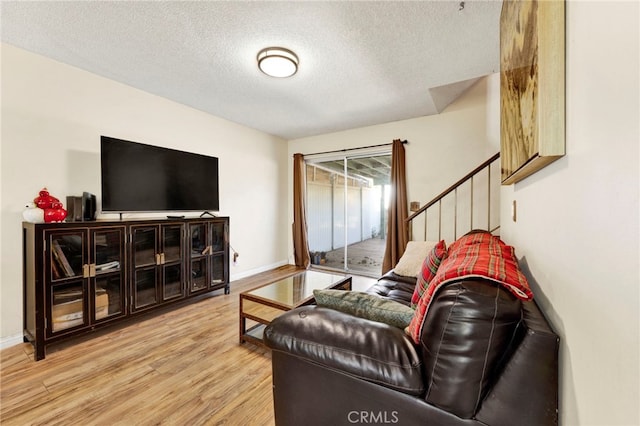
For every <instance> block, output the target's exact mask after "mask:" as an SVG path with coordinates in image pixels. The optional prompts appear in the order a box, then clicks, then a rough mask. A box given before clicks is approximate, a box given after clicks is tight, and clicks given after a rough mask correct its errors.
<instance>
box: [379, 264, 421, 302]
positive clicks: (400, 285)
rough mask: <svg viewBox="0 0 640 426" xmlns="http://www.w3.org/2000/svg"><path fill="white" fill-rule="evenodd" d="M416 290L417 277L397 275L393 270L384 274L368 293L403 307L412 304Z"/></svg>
mask: <svg viewBox="0 0 640 426" xmlns="http://www.w3.org/2000/svg"><path fill="white" fill-rule="evenodd" d="M415 288H416V277H403V276H401V275H396V274H395V273H394V272H393V269H392V270H391V271H389V272H387V273H386V274H384V275H383V276H382V277H381V278H380V279H379V280H378V281H377V282H376V283H375V284H374V285H372V286H371V287H369V288H368V289H367V293H371V294H377V295H378V296H382V297H386V298H387V299H390V300H394V301H396V302H398V303H402V304H403V305H406V306H409V305H410V304H411V295H412V294H413V291H414V289H415Z"/></svg>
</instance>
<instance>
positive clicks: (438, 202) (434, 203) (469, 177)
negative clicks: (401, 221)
mask: <svg viewBox="0 0 640 426" xmlns="http://www.w3.org/2000/svg"><path fill="white" fill-rule="evenodd" d="M499 158H500V153H499V152H498V153H497V154H495V155H494V156H492V157H491V158H489V159H488V160H487V161H485V162H484V163H482V164H480V165H479V166H478V167H476V168H475V169H473V170H472V171H470V172H469V173H467V174H466V175H465V176H464V177H463V178H462V179H460V180H458V181H457V182H456V183H454V184H453V185H451V186H450V187H449V188H447V189H445V190H444V191H443V192H441V193H440V194H439V195H437V196H436V197H435V198H434V199H433V200H431V201H429V202H428V203H426V204H425V205H424V206H422V207H421V208H420V209H418V210H417V211H416V212H415V213H413V214H412V215H411V216H409V217H408V218H407V223H408V225H409V237H410V239H412V240H413V239H414V235H413V223H414V222H413V221H414V220H415V219H417V218H418V217H419V216H421V215H424V240H425V241H426V240H427V229H428V226H427V225H428V224H427V217H428V214H427V211H428V210H429V209H430V208H432V207H434V208H436V207H437V208H438V216H437V217H438V240H441V239H442V200H443V198H445V197H446V196H447V195H449V194H451V193H454V196H455V205H454V220H453V223H454V225H453V228H454V229H453V233H454V237H455V239H457V238H458V229H457V225H458V188H459V187H460V186H462V185H464V184H465V183H467V182H470V185H471V190H470V197H471V198H470V212H469V216H470V218H471V223H470V228H469V230H471V229H477V228H479V227H482V228H483V229H486V230H488V231H489V232H491V233H495V232H496V231H498V229H499V228H500V225H499V224H498V225H497V226H495V227H493V228H491V205H492V202H491V201H492V196H493V197H494V198H495V197H499V194H492V193H491V185H492V179H491V176H492V174H491V167H492V165H493V163H495V162H496V161H497V160H498V159H499ZM497 166H498V167H499V166H500V165H499V164H498V165H497ZM485 169H486V171H487V186H486V193H487V194H486V200H487V224H486V227H484V226H482V225H475V224H474V223H473V217H474V212H473V208H474V205H473V200H474V177H476V176H477V175H478V174H479V173H481V172H483V171H484V170H485ZM497 176H498V179H500V174H499V173H498V174H497ZM494 192H495V191H494Z"/></svg>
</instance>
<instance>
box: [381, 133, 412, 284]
mask: <svg viewBox="0 0 640 426" xmlns="http://www.w3.org/2000/svg"><path fill="white" fill-rule="evenodd" d="M404 157H405V155H404V144H403V142H402V141H400V139H396V140H394V141H393V146H392V150H391V197H390V200H389V210H388V216H387V217H388V220H387V245H386V248H385V252H384V258H383V259H382V274H383V275H384V274H386V273H387V272H389V271H390V270H391V269H393V267H394V266H395V265H396V264H397V263H398V260H400V257H402V254H403V253H404V249H405V248H406V247H407V243H408V242H409V232H408V226H407V179H406V173H405V158H404Z"/></svg>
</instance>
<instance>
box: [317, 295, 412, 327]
mask: <svg viewBox="0 0 640 426" xmlns="http://www.w3.org/2000/svg"><path fill="white" fill-rule="evenodd" d="M313 296H314V297H315V299H316V303H317V304H318V306H325V307H327V308H331V309H335V310H338V311H340V312H345V313H347V314H351V315H355V316H357V317H360V318H365V319H368V320H371V321H377V322H383V323H385V324H389V325H392V326H394V327H399V328H405V327H406V326H408V325H409V322H411V318H412V317H413V309H411V308H410V307H408V306H406V305H403V304H402V303H399V302H396V301H393V300H390V299H387V298H383V297H380V296H378V295H375V294H371V293H365V292H361V291H344V290H314V291H313Z"/></svg>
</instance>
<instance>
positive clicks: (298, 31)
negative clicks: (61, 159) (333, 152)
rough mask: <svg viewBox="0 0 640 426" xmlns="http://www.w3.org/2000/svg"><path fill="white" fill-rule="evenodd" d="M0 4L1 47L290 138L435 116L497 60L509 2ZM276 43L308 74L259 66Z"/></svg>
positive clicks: (496, 67)
mask: <svg viewBox="0 0 640 426" xmlns="http://www.w3.org/2000/svg"><path fill="white" fill-rule="evenodd" d="M0 7H1V9H0V13H1V16H2V18H1V24H2V26H1V34H2V41H3V42H6V43H9V44H11V45H14V46H17V47H21V48H23V49H26V50H29V51H32V52H36V53H39V54H41V55H44V56H47V57H50V58H52V59H55V60H58V61H60V62H64V63H67V64H70V65H73V66H75V67H78V68H82V69H85V70H87V71H90V72H93V73H95V74H99V75H102V76H104V77H107V78H110V79H113V80H116V81H119V82H122V83H125V84H127V85H130V86H133V87H136V88H139V89H142V90H144V91H147V92H150V93H153V94H156V95H160V96H163V97H165V98H168V99H171V100H174V101H177V102H180V103H182V104H185V105H188V106H191V107H193V108H197V109H199V110H202V111H206V112H208V113H211V114H213V115H216V116H218V117H222V118H225V119H227V120H230V121H233V122H236V123H240V124H243V125H246V126H249V127H252V128H255V129H258V130H261V131H264V132H266V133H270V134H273V135H277V136H280V137H283V138H285V139H295V138H300V137H305V136H311V135H317V134H324V133H330V132H334V131H340V130H346V129H351V128H357V127H363V126H368V125H373V124H381V123H386V122H391V121H397V120H403V119H408V118H414V117H420V116H426V115H431V114H437V113H438V112H440V111H442V110H443V109H444V108H445V107H446V106H447V105H448V104H449V103H450V102H451V101H452V100H454V99H455V98H456V97H457V96H459V95H460V94H461V93H462V92H463V91H464V90H465V89H466V88H468V87H469V86H470V85H471V84H472V83H473V82H474V81H476V79H477V78H479V77H482V76H485V75H488V74H491V73H494V72H498V71H499V66H500V65H499V21H500V9H501V7H502V2H501V1H480V0H467V1H465V2H464V4H463V5H461V3H460V1H393V2H391V1H389V2H362V1H333V2H328V1H327V2H312V1H294V2H272V1H257V2H254V1H251V2H247V1H230V2H223V1H215V2H214V1H194V2H191V1H188V2H185V1H151V2H136V1H109V2H106V1H88V2H85V1H67V2H54V1H43V2H25V1H18V2H12V1H4V0H3V1H2V2H1V6H0ZM268 46H282V47H286V48H288V49H291V50H293V51H294V52H296V54H297V55H298V57H299V58H300V66H299V70H298V73H297V74H296V75H295V76H293V77H291V78H288V79H276V78H271V77H268V76H266V75H264V74H262V73H261V72H260V71H259V70H258V68H257V64H256V55H257V53H258V51H259V50H261V49H262V48H264V47H268Z"/></svg>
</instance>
